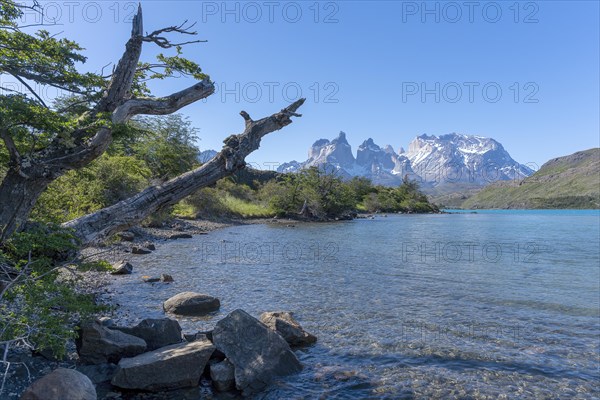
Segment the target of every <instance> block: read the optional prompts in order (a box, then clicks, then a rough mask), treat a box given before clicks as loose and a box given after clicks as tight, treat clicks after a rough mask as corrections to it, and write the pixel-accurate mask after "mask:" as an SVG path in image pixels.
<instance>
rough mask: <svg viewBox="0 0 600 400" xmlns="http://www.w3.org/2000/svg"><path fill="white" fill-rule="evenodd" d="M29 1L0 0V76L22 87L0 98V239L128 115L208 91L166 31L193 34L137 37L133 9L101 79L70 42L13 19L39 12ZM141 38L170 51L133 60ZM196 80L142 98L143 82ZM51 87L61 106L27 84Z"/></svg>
mask: <svg viewBox="0 0 600 400" xmlns="http://www.w3.org/2000/svg"><path fill="white" fill-rule="evenodd" d="M41 7H42V6H40V5H39V4H38V3H37V2H34V3H32V5H30V6H26V5H20V4H18V3H16V2H15V1H12V0H1V1H0V21H1V23H2V27H3V29H2V30H0V74H2V75H6V76H10V77H12V78H13V79H15V80H16V81H17V82H19V83H20V84H21V85H22V88H23V89H22V90H20V91H18V92H15V91H14V90H11V89H10V88H3V89H4V92H5V93H6V92H7V91H8V93H6V94H3V95H1V96H0V138H1V139H2V143H3V146H2V147H3V149H2V150H1V151H0V157H2V158H3V161H5V162H6V164H4V165H6V167H5V168H3V170H4V171H3V175H4V176H3V179H2V183H0V241H3V240H5V239H6V238H8V237H9V236H10V235H11V234H12V233H14V232H15V231H17V230H19V229H22V227H23V226H25V223H26V221H27V218H28V217H29V214H30V213H31V210H32V208H33V206H34V205H35V203H36V201H37V199H38V198H39V196H40V195H41V194H42V192H44V190H45V189H46V188H47V187H48V185H49V184H50V183H51V182H53V181H54V180H56V179H58V178H59V177H60V176H62V175H64V174H65V173H66V172H67V171H69V170H73V169H79V168H81V167H84V166H86V165H88V164H89V163H90V162H92V161H93V160H95V159H96V158H98V157H100V156H101V155H102V154H103V153H104V152H105V151H106V149H107V147H108V146H109V144H110V142H111V140H112V136H113V132H114V131H118V130H119V129H121V128H120V127H121V126H122V125H123V124H126V123H127V122H128V121H129V120H130V119H131V118H132V117H134V116H136V115H143V114H153V115H165V114H171V113H173V112H175V111H177V110H178V109H180V108H181V107H183V106H185V105H187V104H190V103H192V102H194V101H197V100H199V99H201V98H205V97H207V96H209V95H210V94H212V93H213V92H214V86H213V84H212V83H211V82H210V81H209V80H208V77H207V76H206V75H204V74H203V73H202V71H201V69H200V67H199V66H198V65H197V64H196V63H194V62H192V61H189V60H186V59H184V58H182V57H181V44H172V43H171V42H170V41H169V40H167V39H166V38H165V34H168V33H173V32H175V33H194V32H190V31H189V30H188V28H189V27H185V26H173V27H168V28H164V29H160V30H157V31H154V32H152V33H150V34H144V32H143V26H142V17H141V9H140V10H139V12H138V14H137V15H136V16H135V18H134V20H133V29H132V35H131V38H130V39H129V41H128V42H127V44H126V46H125V52H124V53H123V56H122V58H121V60H120V61H119V63H118V64H117V65H116V67H115V68H114V72H113V73H112V74H110V75H108V76H102V75H101V74H97V73H89V72H86V73H82V72H79V70H78V67H79V66H80V65H81V64H82V63H84V62H85V61H86V57H85V56H84V55H83V54H82V48H81V47H80V46H79V45H78V44H77V43H75V42H74V41H72V40H69V39H66V38H60V37H58V36H56V35H53V34H51V33H50V32H49V31H48V30H39V31H37V32H35V33H33V34H31V33H29V30H30V29H22V28H21V27H19V25H18V23H19V20H20V17H21V16H22V14H23V10H24V9H25V8H30V9H33V10H37V11H39V12H43V9H42V8H41ZM143 43H154V44H156V45H158V46H160V47H162V48H165V49H169V48H173V49H174V50H175V55H172V56H167V55H164V54H160V55H159V56H158V57H157V60H156V62H153V63H149V62H141V61H140V55H141V50H142V44H143ZM175 74H177V75H184V76H189V77H191V78H193V79H197V80H200V81H201V82H199V83H197V84H196V85H194V86H192V87H189V88H187V89H184V90H182V91H180V92H177V93H174V94H173V95H171V96H168V97H166V98H154V97H150V96H149V94H150V92H149V90H148V86H147V82H148V81H149V80H153V79H165V78H168V77H171V76H173V75H175ZM40 86H41V87H44V86H45V87H48V86H50V87H54V88H57V89H59V90H61V91H62V92H64V93H69V94H70V95H72V96H73V97H74V99H72V100H69V101H66V102H63V104H64V105H65V107H60V106H59V107H56V106H51V105H49V104H46V102H45V100H44V99H43V98H42V96H40V94H39V93H37V92H36V90H35V89H34V88H35V87H40Z"/></svg>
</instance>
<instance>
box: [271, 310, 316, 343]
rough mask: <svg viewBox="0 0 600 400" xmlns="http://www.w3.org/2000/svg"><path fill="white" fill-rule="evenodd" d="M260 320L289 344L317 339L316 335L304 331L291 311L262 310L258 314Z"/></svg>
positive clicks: (312, 341) (313, 341) (310, 341)
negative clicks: (262, 311)
mask: <svg viewBox="0 0 600 400" xmlns="http://www.w3.org/2000/svg"><path fill="white" fill-rule="evenodd" d="M260 322H262V323H263V324H265V325H267V326H268V327H269V328H271V329H273V330H274V331H275V332H277V333H279V334H280V335H281V336H282V337H283V338H284V339H285V341H286V342H288V344H289V345H290V346H304V345H307V344H312V343H315V342H316V341H317V337H316V336H314V335H312V334H310V333H308V332H306V331H305V330H304V328H302V326H301V325H300V324H299V323H298V321H296V320H295V319H294V316H293V314H292V313H291V312H288V311H274V312H264V313H262V314H261V315H260Z"/></svg>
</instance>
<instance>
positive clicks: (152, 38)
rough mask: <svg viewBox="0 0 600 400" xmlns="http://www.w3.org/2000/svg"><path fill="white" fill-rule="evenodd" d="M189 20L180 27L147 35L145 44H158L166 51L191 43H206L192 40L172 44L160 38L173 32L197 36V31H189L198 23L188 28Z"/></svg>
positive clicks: (171, 27)
mask: <svg viewBox="0 0 600 400" xmlns="http://www.w3.org/2000/svg"><path fill="white" fill-rule="evenodd" d="M187 22H188V21H187V20H185V21H184V22H183V23H182V24H181V25H179V26H169V27H167V28H163V29H158V30H156V31H154V32H152V33H150V34H147V35H146V36H144V37H143V39H142V40H143V41H144V42H152V43H155V44H157V45H158V46H160V47H162V48H164V49H168V48H171V47H177V46H183V45H186V44H190V43H201V42H206V40H191V41H188V42H181V43H171V42H170V41H169V40H168V39H167V38H165V37H163V36H159V35H161V34H163V33H171V32H176V33H181V34H183V35H197V34H198V32H196V31H190V30H189V29H191V28H193V27H194V25H196V23H193V24H190V25H189V26H186V24H187Z"/></svg>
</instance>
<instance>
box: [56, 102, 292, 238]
mask: <svg viewBox="0 0 600 400" xmlns="http://www.w3.org/2000/svg"><path fill="white" fill-rule="evenodd" d="M303 103H304V99H300V100H298V101H296V102H295V103H293V104H291V105H290V106H288V107H287V108H284V109H283V110H281V111H280V112H278V113H276V114H273V115H271V116H270V117H267V118H263V119H261V120H258V121H253V120H252V119H251V118H250V116H249V115H248V114H247V113H246V112H245V111H242V112H241V113H240V114H241V115H242V117H243V118H244V120H245V121H246V127H245V129H244V132H243V133H241V134H239V135H232V136H230V137H228V138H227V139H225V141H224V143H225V146H223V149H222V150H221V152H220V153H218V154H217V155H216V156H215V157H214V158H213V159H211V160H210V161H209V162H208V163H206V164H204V165H202V166H201V167H199V168H197V169H195V170H193V171H190V172H187V173H184V174H182V175H180V176H178V177H176V178H174V179H171V180H170V181H167V182H165V183H163V184H161V185H158V186H151V187H148V188H147V189H145V190H143V191H142V192H140V193H138V194H137V195H135V196H133V197H130V198H129V199H126V200H123V201H121V202H119V203H117V204H114V205H112V206H110V207H107V208H104V209H102V210H99V211H97V212H94V213H92V214H89V215H86V216H83V217H81V218H77V219H75V220H72V221H69V222H67V223H65V224H63V226H65V227H68V228H72V229H73V230H74V232H75V235H76V236H77V237H78V238H79V239H80V240H81V241H82V242H83V244H89V243H93V242H95V241H98V240H102V239H105V238H107V237H108V236H110V235H112V234H115V233H117V232H119V231H122V230H124V229H127V228H129V227H130V226H133V225H135V224H137V223H139V222H140V221H142V220H143V219H145V218H146V217H148V216H149V215H151V214H153V213H155V212H156V211H157V210H160V209H162V208H165V207H168V206H170V205H173V204H175V203H177V202H179V201H180V200H182V199H183V198H185V197H187V196H189V195H190V194H192V193H194V192H195V191H197V190H198V189H201V188H203V187H206V186H210V185H212V184H214V183H215V182H217V181H218V180H219V179H221V178H224V177H226V176H229V175H231V174H233V173H234V172H235V171H237V170H239V169H241V168H244V167H245V165H246V163H245V161H244V159H245V157H246V156H248V154H250V153H251V152H253V151H254V150H256V149H258V148H259V146H260V141H261V139H262V137H263V136H265V135H266V134H268V133H270V132H274V131H276V130H279V129H281V128H283V127H284V126H286V125H289V124H291V123H292V119H291V117H292V116H295V117H299V116H300V114H297V113H296V111H297V110H298V108H299V107H300V106H301V105H302V104H303Z"/></svg>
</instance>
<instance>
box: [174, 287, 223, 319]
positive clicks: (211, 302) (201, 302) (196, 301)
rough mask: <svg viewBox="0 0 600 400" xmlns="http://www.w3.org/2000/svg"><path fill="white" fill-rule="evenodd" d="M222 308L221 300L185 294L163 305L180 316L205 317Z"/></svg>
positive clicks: (201, 295) (177, 295) (204, 295)
mask: <svg viewBox="0 0 600 400" xmlns="http://www.w3.org/2000/svg"><path fill="white" fill-rule="evenodd" d="M219 307H221V302H220V301H219V299H217V298H216V297H213V296H209V295H207V294H201V293H194V292H183V293H179V294H176V295H175V296H173V297H171V298H170V299H168V300H167V301H165V302H164V303H163V309H164V310H165V311H166V312H168V313H172V314H179V315H196V316H198V315H205V314H208V313H210V312H213V311H217V310H218V309H219Z"/></svg>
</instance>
